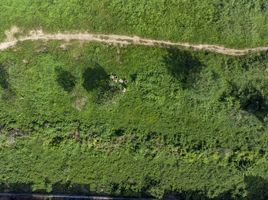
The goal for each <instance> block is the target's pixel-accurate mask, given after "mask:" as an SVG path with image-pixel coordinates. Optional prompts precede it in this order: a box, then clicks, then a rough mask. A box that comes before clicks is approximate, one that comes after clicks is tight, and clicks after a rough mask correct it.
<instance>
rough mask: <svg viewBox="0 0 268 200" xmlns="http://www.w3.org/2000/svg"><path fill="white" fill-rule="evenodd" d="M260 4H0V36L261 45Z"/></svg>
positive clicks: (11, 0)
mask: <svg viewBox="0 0 268 200" xmlns="http://www.w3.org/2000/svg"><path fill="white" fill-rule="evenodd" d="M267 6H268V3H267V1H265V0H255V1H250V0H245V1H236V0H224V1H223V0H203V1H199V0H187V1H185V0H149V1H148V0H140V1H139V3H137V2H135V1H132V0H101V1H99V0H90V1H89V0H79V1H77V0H42V1H40V0H38V1H32V0H8V1H6V0H1V1H0V18H1V21H0V38H1V39H4V31H5V30H7V29H9V28H10V26H11V25H17V26H19V27H21V28H22V29H24V30H31V29H33V28H35V29H38V28H43V29H45V30H46V31H50V32H56V31H59V30H61V31H66V30H76V31H77V30H87V31H90V32H95V33H97V32H98V33H112V34H125V35H138V36H143V37H151V38H157V39H165V40H173V41H180V42H183V41H185V42H191V43H211V44H223V45H226V46H232V47H253V46H260V45H266V44H267V43H268V41H267V38H268V37H267V36H268V35H267V34H268V31H267V30H268V25H267V23H266V21H267V17H268V9H267Z"/></svg>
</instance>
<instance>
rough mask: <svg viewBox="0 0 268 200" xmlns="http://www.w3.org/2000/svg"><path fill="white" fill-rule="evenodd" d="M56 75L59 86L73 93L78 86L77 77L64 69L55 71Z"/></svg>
mask: <svg viewBox="0 0 268 200" xmlns="http://www.w3.org/2000/svg"><path fill="white" fill-rule="evenodd" d="M55 71H56V75H57V79H56V80H57V82H58V84H59V85H60V86H61V87H62V88H63V89H64V90H65V91H67V92H71V91H72V90H73V89H74V87H75V84H76V79H75V77H74V76H73V75H72V74H71V72H68V71H66V70H64V69H63V68H62V67H58V68H56V69H55Z"/></svg>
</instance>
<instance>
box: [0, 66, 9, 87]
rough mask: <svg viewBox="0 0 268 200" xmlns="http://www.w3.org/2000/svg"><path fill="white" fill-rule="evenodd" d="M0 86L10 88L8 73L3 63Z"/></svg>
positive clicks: (0, 67)
mask: <svg viewBox="0 0 268 200" xmlns="http://www.w3.org/2000/svg"><path fill="white" fill-rule="evenodd" d="M0 86H1V87H2V88H3V89H9V88H10V85H9V83H8V73H7V71H6V69H5V67H4V66H3V65H1V64H0Z"/></svg>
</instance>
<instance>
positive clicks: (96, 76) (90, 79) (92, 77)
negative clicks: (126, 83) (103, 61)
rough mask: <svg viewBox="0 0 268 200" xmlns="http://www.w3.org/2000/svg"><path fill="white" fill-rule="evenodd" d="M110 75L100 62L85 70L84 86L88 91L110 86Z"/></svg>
mask: <svg viewBox="0 0 268 200" xmlns="http://www.w3.org/2000/svg"><path fill="white" fill-rule="evenodd" d="M108 81H109V76H108V74H107V73H106V71H105V70H104V68H103V67H101V66H100V65H99V64H98V63H94V64H93V66H92V67H88V68H86V69H85V71H84V72H83V87H84V88H85V89H86V90H87V91H88V92H90V91H93V90H95V89H98V88H107V87H108Z"/></svg>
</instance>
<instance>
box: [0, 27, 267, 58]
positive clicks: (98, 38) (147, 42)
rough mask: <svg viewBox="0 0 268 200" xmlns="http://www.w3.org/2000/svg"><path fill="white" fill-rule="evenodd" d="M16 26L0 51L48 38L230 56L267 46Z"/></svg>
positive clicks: (259, 49)
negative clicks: (23, 32)
mask: <svg viewBox="0 0 268 200" xmlns="http://www.w3.org/2000/svg"><path fill="white" fill-rule="evenodd" d="M18 32H19V29H18V28H17V27H12V28H11V30H8V31H6V36H7V37H6V38H7V39H6V40H5V41H4V42H2V43H0V51H1V50H5V49H8V48H11V47H14V46H16V45H17V43H18V42H24V41H37V40H42V41H48V40H60V41H67V42H68V41H72V40H78V41H82V42H100V43H107V44H120V45H143V46H152V47H153V46H158V47H183V48H189V49H193V50H204V51H210V52H215V53H219V54H225V55H230V56H243V55H246V54H249V53H250V52H261V51H268V47H257V48H246V49H231V48H226V47H224V46H220V45H208V44H189V43H181V42H170V41H164V40H154V39H146V38H140V37H137V36H134V37H131V36H124V35H112V34H111V35H105V34H93V33H88V32H85V33H68V32H64V33H55V34H50V33H44V32H43V31H42V30H37V31H31V32H29V34H28V35H26V36H20V37H15V36H14V35H15V33H18Z"/></svg>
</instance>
